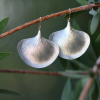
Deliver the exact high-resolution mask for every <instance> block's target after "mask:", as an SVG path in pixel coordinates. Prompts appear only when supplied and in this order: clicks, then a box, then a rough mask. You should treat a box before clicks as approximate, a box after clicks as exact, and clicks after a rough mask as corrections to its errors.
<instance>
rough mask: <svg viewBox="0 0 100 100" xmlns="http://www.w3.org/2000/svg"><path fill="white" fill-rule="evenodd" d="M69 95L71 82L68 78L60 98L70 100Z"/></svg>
mask: <svg viewBox="0 0 100 100" xmlns="http://www.w3.org/2000/svg"><path fill="white" fill-rule="evenodd" d="M70 95H71V82H70V79H68V80H67V82H66V84H65V87H64V89H63V92H62V97H61V100H70V97H71V96H70Z"/></svg>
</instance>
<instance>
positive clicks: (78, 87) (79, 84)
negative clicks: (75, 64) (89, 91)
mask: <svg viewBox="0 0 100 100" xmlns="http://www.w3.org/2000/svg"><path fill="white" fill-rule="evenodd" d="M81 91H82V82H81V81H78V82H77V83H76V86H75V91H74V96H73V98H72V100H78V98H79V95H80V93H81Z"/></svg>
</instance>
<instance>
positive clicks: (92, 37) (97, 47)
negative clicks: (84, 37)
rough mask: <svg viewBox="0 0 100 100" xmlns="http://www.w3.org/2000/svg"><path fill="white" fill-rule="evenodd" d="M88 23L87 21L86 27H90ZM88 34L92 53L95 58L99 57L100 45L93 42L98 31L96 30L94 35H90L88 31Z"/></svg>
mask: <svg viewBox="0 0 100 100" xmlns="http://www.w3.org/2000/svg"><path fill="white" fill-rule="evenodd" d="M90 23H91V22H90V21H89V25H88V27H90ZM88 33H89V36H90V39H91V40H92V41H91V44H92V49H93V51H94V54H95V56H96V57H97V58H98V57H99V56H100V50H99V49H100V43H99V42H98V43H95V40H96V38H97V36H98V35H99V34H100V32H99V31H98V30H96V32H95V34H93V35H91V33H90V30H89V29H88Z"/></svg>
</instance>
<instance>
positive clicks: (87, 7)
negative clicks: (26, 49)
mask: <svg viewBox="0 0 100 100" xmlns="http://www.w3.org/2000/svg"><path fill="white" fill-rule="evenodd" d="M99 6H100V3H98V4H89V5H84V6H80V7H76V8H72V9H70V10H71V13H75V12H79V11H83V10H89V9H91V8H93V7H99ZM70 10H69V9H68V10H64V11H60V12H57V13H53V14H50V15H47V16H44V17H41V19H42V21H45V20H48V19H51V18H55V17H58V16H62V15H64V14H70ZM41 19H40V18H38V19H35V20H33V21H30V22H27V23H25V24H23V25H21V26H18V27H16V28H14V29H11V30H9V31H7V32H5V33H3V34H1V35H0V39H1V38H4V37H6V36H7V35H10V34H13V33H14V32H16V31H19V30H21V29H24V28H26V27H28V26H31V25H34V24H36V23H39V22H41Z"/></svg>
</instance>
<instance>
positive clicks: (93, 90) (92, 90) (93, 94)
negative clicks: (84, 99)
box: [90, 80, 100, 100]
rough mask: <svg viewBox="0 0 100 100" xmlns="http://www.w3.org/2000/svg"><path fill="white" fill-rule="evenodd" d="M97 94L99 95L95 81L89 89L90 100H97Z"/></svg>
mask: <svg viewBox="0 0 100 100" xmlns="http://www.w3.org/2000/svg"><path fill="white" fill-rule="evenodd" d="M99 94H100V91H99V85H98V83H97V81H96V80H95V81H94V82H93V84H92V86H91V88H90V98H91V100H98V98H99Z"/></svg>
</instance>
